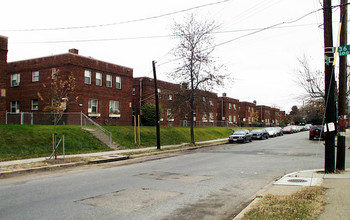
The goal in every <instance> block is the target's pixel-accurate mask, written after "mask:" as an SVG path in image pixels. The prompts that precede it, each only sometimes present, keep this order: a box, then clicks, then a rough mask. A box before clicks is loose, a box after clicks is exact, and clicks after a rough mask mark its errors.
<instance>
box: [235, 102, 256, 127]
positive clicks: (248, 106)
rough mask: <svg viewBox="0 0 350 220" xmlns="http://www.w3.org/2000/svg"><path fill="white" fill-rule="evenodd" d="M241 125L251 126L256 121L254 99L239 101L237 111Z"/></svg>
mask: <svg viewBox="0 0 350 220" xmlns="http://www.w3.org/2000/svg"><path fill="white" fill-rule="evenodd" d="M239 115H240V119H241V126H251V125H252V124H255V123H257V122H258V120H257V112H256V101H254V102H240V111H239Z"/></svg>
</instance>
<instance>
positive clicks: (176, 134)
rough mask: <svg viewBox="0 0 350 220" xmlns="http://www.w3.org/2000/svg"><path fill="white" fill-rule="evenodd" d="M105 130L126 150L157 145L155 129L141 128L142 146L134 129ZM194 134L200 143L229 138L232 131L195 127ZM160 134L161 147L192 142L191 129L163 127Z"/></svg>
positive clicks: (219, 128) (110, 128)
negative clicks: (135, 137) (135, 135)
mask: <svg viewBox="0 0 350 220" xmlns="http://www.w3.org/2000/svg"><path fill="white" fill-rule="evenodd" d="M105 128H106V129H107V130H109V131H110V132H112V134H113V141H114V142H116V143H118V144H120V145H121V146H122V148H124V149H132V148H139V147H151V146H156V145H157V136H156V128H155V127H147V126H144V127H141V137H140V139H141V145H140V146H139V145H138V144H135V139H134V128H133V127H120V126H106V127H105ZM194 133H195V141H196V142H198V141H206V140H213V139H219V138H228V136H229V135H230V134H231V133H232V130H231V129H230V128H225V127H195V130H194ZM160 134H161V135H160V141H161V145H173V144H181V143H189V142H190V128H189V127H161V128H160ZM137 142H138V138H137Z"/></svg>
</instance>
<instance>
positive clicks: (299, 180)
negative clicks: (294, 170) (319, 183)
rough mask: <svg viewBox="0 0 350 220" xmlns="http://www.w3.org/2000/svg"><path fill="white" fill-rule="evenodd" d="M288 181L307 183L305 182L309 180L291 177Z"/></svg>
mask: <svg viewBox="0 0 350 220" xmlns="http://www.w3.org/2000/svg"><path fill="white" fill-rule="evenodd" d="M287 181H288V182H292V183H305V182H307V180H303V179H290V180H287Z"/></svg>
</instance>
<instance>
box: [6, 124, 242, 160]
mask: <svg viewBox="0 0 350 220" xmlns="http://www.w3.org/2000/svg"><path fill="white" fill-rule="evenodd" d="M105 128H106V129H107V130H109V131H111V132H112V134H113V141H114V142H115V143H117V144H119V145H120V146H121V148H122V149H131V148H142V147H150V146H156V144H157V142H156V128H155V127H141V145H138V144H135V143H134V128H133V127H131V126H124V127H123V126H105ZM236 129H238V128H236ZM0 133H1V137H0V161H7V160H17V159H26V158H35V157H47V156H50V155H51V153H52V134H53V133H54V126H52V125H4V124H0ZM63 133H64V134H65V153H66V154H67V155H68V154H81V153H90V152H100V151H108V150H111V149H110V148H109V147H107V146H106V145H104V144H103V143H101V142H100V141H99V140H97V139H96V138H94V137H93V136H92V135H91V134H90V133H89V132H87V131H85V130H82V129H81V128H80V126H68V125H65V126H57V134H58V139H59V138H61V137H62V134H63ZM231 133H232V130H231V128H226V127H195V140H196V141H197V142H198V141H205V140H212V139H218V138H228V136H229V135H230V134H231ZM189 142H190V128H188V127H161V145H172V144H181V143H189ZM61 152H62V146H60V147H59V151H58V154H62V153H61Z"/></svg>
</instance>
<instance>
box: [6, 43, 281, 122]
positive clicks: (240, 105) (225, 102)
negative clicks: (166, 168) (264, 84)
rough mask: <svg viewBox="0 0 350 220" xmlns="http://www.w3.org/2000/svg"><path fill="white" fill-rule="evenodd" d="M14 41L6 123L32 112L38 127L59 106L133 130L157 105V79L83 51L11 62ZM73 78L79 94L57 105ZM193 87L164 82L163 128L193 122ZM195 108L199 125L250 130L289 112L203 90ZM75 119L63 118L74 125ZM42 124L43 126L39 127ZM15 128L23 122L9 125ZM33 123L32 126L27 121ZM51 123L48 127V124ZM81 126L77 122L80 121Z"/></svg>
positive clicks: (160, 91)
mask: <svg viewBox="0 0 350 220" xmlns="http://www.w3.org/2000/svg"><path fill="white" fill-rule="evenodd" d="M7 45H8V39H7V38H6V37H2V36H0V89H1V96H0V123H5V118H6V119H7V113H6V112H9V113H17V114H14V115H18V114H22V113H23V112H30V113H31V114H34V115H38V117H36V118H34V123H38V124H45V123H43V122H40V121H39V119H43V118H44V117H43V116H42V115H44V112H46V108H47V107H48V106H50V105H51V104H52V102H53V101H56V102H57V101H59V102H60V103H61V104H64V105H65V106H66V109H65V113H74V112H76V113H80V112H82V113H84V114H85V115H87V116H88V117H90V118H92V119H93V120H94V121H96V122H97V123H99V124H105V125H132V124H133V121H134V120H133V116H134V115H135V116H136V115H139V114H140V113H141V110H140V108H141V106H142V105H144V104H145V103H148V102H153V103H154V92H155V91H154V80H153V79H152V78H148V77H139V78H133V69H131V68H128V67H123V66H120V65H116V64H112V63H107V62H104V61H99V60H96V59H93V58H90V57H84V56H81V55H79V52H78V50H77V49H71V50H69V52H68V53H65V54H60V55H53V56H47V57H41V58H36V59H28V60H23V61H16V62H10V63H8V62H7V52H8V48H7V47H8V46H7ZM70 75H72V76H73V78H74V79H75V80H74V83H75V90H74V91H72V92H71V93H70V94H69V97H62V100H52V97H53V96H52V94H51V93H52V90H53V89H51V88H52V87H50V85H51V84H52V82H53V81H54V79H55V78H57V79H58V77H62V76H64V77H66V79H67V78H68V76H70ZM189 92H190V91H189V90H188V89H187V85H185V84H184V85H179V84H174V83H170V82H165V81H161V80H158V94H159V101H160V106H161V108H162V109H163V114H162V117H161V118H162V119H161V125H163V126H186V125H189V121H190V117H189V115H190V107H189V101H188V100H189V97H190V93H189ZM195 97H196V99H195V109H194V120H195V125H196V126H236V125H238V126H249V125H253V124H255V123H259V122H261V121H263V122H264V123H265V124H266V125H273V124H276V125H278V124H279V123H280V121H281V120H284V117H285V112H281V111H279V109H276V108H271V107H268V106H256V102H253V103H250V102H240V101H239V100H238V99H234V98H230V97H227V96H226V93H224V94H223V96H222V97H219V98H218V96H217V94H216V93H212V92H207V91H202V90H197V91H196V96H195ZM70 117H71V118H73V117H77V116H70V115H69V114H67V116H65V117H64V118H62V121H63V123H65V124H70ZM36 120H38V121H39V122H37V121H36ZM9 123H18V120H17V121H9ZM27 123H28V122H27ZM46 123H47V122H46ZM75 123H76V122H75Z"/></svg>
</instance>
